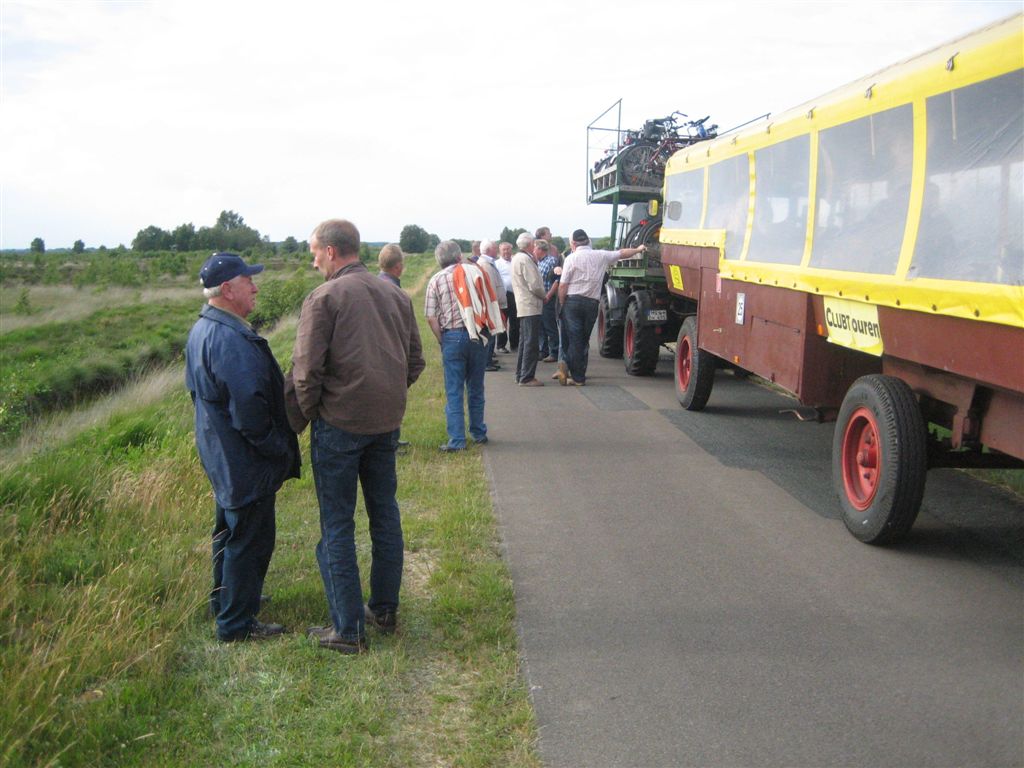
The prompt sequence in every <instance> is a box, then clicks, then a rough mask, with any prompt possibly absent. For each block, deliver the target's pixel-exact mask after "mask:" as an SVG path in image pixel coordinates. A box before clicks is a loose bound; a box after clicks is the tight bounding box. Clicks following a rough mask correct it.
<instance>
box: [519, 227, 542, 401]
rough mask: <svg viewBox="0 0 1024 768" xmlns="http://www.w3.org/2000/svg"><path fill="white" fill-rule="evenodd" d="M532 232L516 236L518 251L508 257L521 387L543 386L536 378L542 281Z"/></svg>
mask: <svg viewBox="0 0 1024 768" xmlns="http://www.w3.org/2000/svg"><path fill="white" fill-rule="evenodd" d="M533 240H534V238H533V235H531V234H529V233H527V232H524V233H523V234H521V235H520V236H519V237H517V238H516V247H517V248H518V249H519V253H517V254H516V255H515V256H513V257H512V293H514V294H515V299H516V308H517V310H518V311H519V352H518V355H517V357H516V383H517V384H518V385H519V386H521V387H543V386H544V382H542V381H538V379H537V359H538V358H539V357H540V355H539V353H540V331H541V312H543V310H544V296H545V293H544V281H543V280H542V279H541V276H540V271H539V270H538V269H537V257H536V256H534V254H533Z"/></svg>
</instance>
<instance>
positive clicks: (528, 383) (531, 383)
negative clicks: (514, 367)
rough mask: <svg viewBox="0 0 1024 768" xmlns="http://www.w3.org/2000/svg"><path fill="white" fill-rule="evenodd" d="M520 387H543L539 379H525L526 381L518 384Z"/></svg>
mask: <svg viewBox="0 0 1024 768" xmlns="http://www.w3.org/2000/svg"><path fill="white" fill-rule="evenodd" d="M519 386H520V387H543V386H544V382H543V381H540V380H539V379H527V380H526V381H520V382H519Z"/></svg>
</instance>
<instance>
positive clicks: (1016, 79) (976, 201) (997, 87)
mask: <svg viewBox="0 0 1024 768" xmlns="http://www.w3.org/2000/svg"><path fill="white" fill-rule="evenodd" d="M1022 94H1024V71H1021V70H1018V71H1016V72H1010V73H1009V74H1006V75H1001V76H1000V77H996V78H993V79H991V80H986V81H985V82H981V83H976V84H974V85H970V86H967V87H966V88H961V89H959V90H955V91H951V92H950V93H943V94H940V95H938V96H933V97H932V98H930V99H928V101H927V115H928V161H927V166H926V168H927V171H926V174H927V182H926V185H925V192H924V205H923V207H922V210H921V223H920V226H919V228H918V235H917V242H916V244H915V247H914V260H913V262H912V263H911V266H910V271H909V272H908V273H907V278H908V279H913V278H915V277H935V278H942V279H947V280H968V281H972V282H983V283H1003V284H1009V285H1022V284H1024V248H1022V240H1021V229H1022V224H1024V199H1022V196H1024V173H1022V168H1024V144H1022V138H1021V137H1022V135H1024V99H1022V98H1021V95H1022Z"/></svg>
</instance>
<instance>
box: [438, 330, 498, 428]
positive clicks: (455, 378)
mask: <svg viewBox="0 0 1024 768" xmlns="http://www.w3.org/2000/svg"><path fill="white" fill-rule="evenodd" d="M441 359H442V363H443V365H444V393H445V405H444V413H445V420H446V422H447V427H448V445H449V446H451V447H452V448H465V447H466V419H465V416H464V415H463V392H465V393H466V397H465V400H466V401H468V404H469V434H470V435H472V437H473V439H474V440H477V441H480V440H483V439H484V438H485V437H487V425H486V424H484V370H485V369H486V367H487V360H488V358H487V347H486V346H485V345H483V344H480V343H479V342H476V341H470V339H469V332H468V331H467V330H466V329H465V328H459V329H458V330H454V331H444V332H442V334H441Z"/></svg>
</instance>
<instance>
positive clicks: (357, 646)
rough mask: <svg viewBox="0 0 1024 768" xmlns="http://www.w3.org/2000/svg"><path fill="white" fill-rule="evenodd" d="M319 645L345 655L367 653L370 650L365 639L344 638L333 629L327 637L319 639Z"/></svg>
mask: <svg viewBox="0 0 1024 768" xmlns="http://www.w3.org/2000/svg"><path fill="white" fill-rule="evenodd" d="M317 645H319V646H320V647H321V648H326V649H327V650H329V651H337V652H338V653H344V654H356V653H366V651H368V650H369V649H370V644H369V643H368V642H367V641H366V638H365V637H359V638H347V637H342V636H341V635H339V634H338V633H337V632H335V631H334V630H333V629H331V631H330V632H329V633H327V634H326V635H324V636H322V637H318V638H317Z"/></svg>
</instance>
